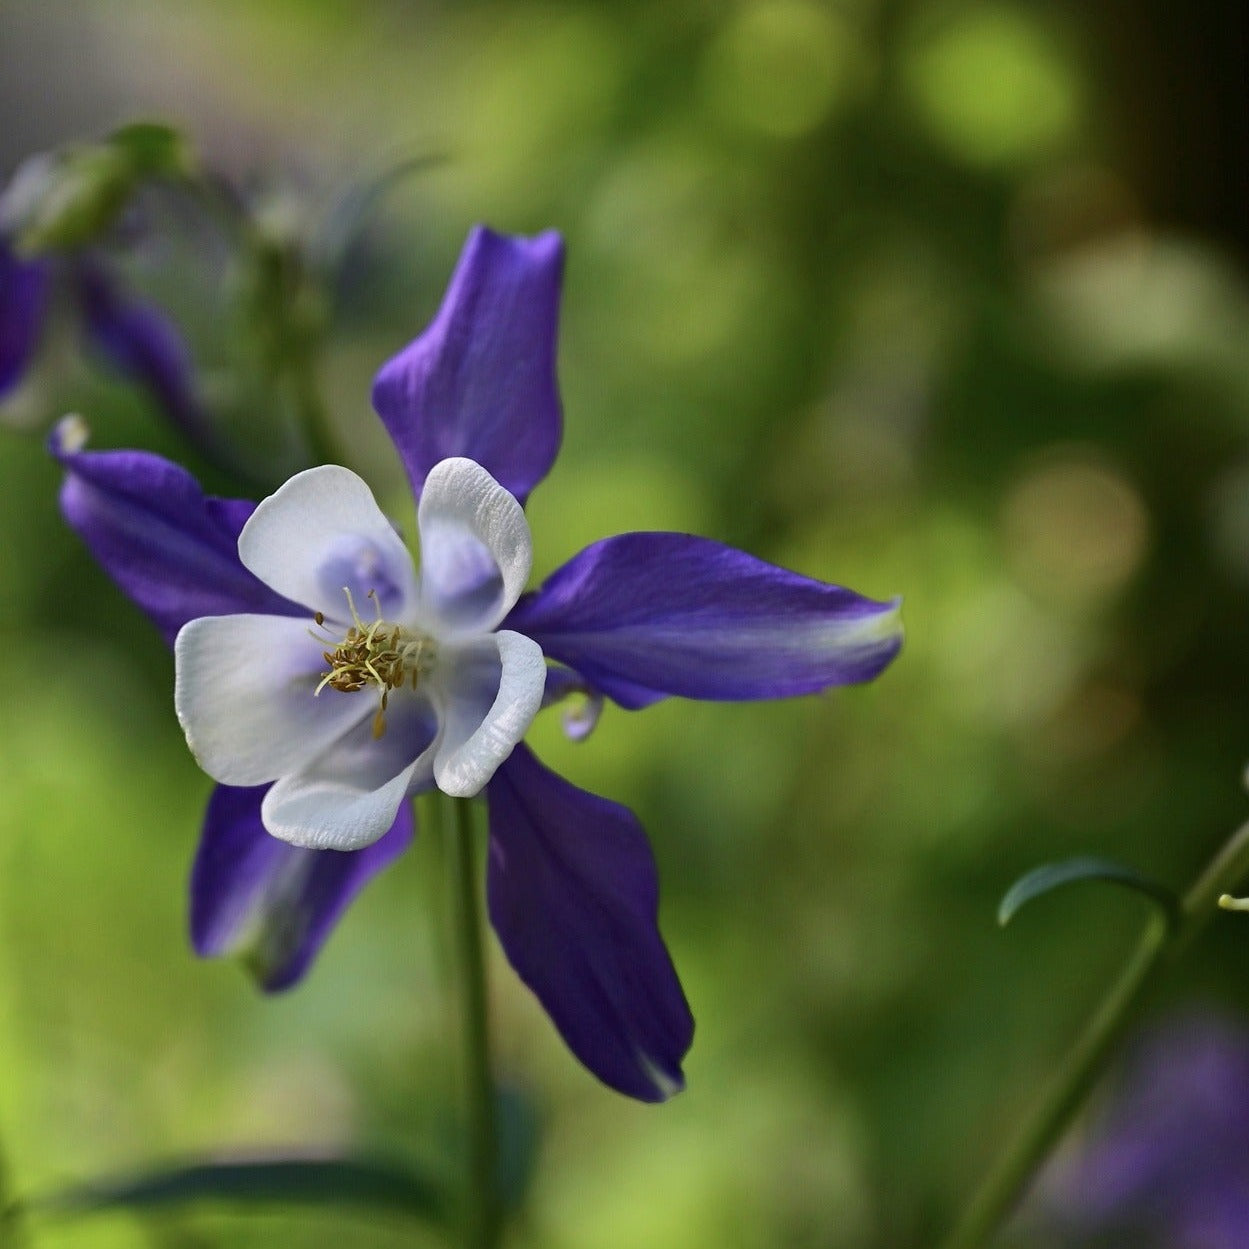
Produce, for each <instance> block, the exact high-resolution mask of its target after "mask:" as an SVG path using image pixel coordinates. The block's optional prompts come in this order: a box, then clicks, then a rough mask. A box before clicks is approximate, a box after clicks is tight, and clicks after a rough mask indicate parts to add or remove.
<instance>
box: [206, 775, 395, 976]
mask: <svg viewBox="0 0 1249 1249" xmlns="http://www.w3.org/2000/svg"><path fill="white" fill-rule="evenodd" d="M267 788H268V786H265V785H261V786H259V787H257V788H254V789H236V788H234V787H232V786H228V785H218V786H217V788H216V789H215V790H214V791H213V795H212V797H211V799H209V802H208V811H207V812H206V814H205V816H204V831H203V835H202V837H201V838H200V844H199V850H198V851H197V853H196V856H195V866H194V867H193V868H192V870H191V944H192V946H193V947H194V949H195V952H196V954H198V955H199V956H200V957H201V958H216V957H219V956H221V955H234V956H237V957H239V958H241V959H243V961H244V962H245V963H246V964H247V967H248V969H249V970H250V971H251V973H252V975H253V976H254V977H255V979H256V982H257V983H258V984H259V985H260V987H261V988H262V989H264V990H265V992H266V993H275V992H277V991H278V990H280V989H287V988H290V987H291V985H293V984H295V983H296V981H298V980H299V979H300V978H301V977H302V976H303V975H304V973H305V972H306V971H307V970H308V967H309V965H310V964H311V962H312V960H313V958H315V957H316V954H317V952H318V951H319V950H320V948H321V946H322V945H324V944H325V940H326V938H327V937H328V936H329V935H330V933H331V931H332V930H333V928H334V925H335V924H336V923H337V922H338V919H339V917H340V916H341V915H342V913H343V911H344V910H345V909H346V908H347V905H348V903H350V902H351V900H352V899H353V898H354V897H355V896H356V894H357V893H359V892H360V890H361V889H363V888H364V886H365V885H366V884H367V883H368V882H369V880H371V879H372V878H373V877H374V876H376V875H377V873H378V872H380V871H381V870H382V869H383V868H384V867H387V866H388V865H389V864H390V863H391V862H393V861H394V859H396V858H397V857H398V856H399V855H400V854H402V853H403V851H404V850H405V849H406V848H407V847H408V845H409V844H410V843H411V841H412V836H413V818H412V808H411V804H410V803H406V802H405V803H404V804H403V805H402V806H401V807H400V808H399V815H398V816H397V817H396V819H395V822H394V824H393V825H392V826H391V828H390V831H389V832H388V833H386V834H385V836H383V837H382V838H381V839H380V840H379V841H376V842H374V843H373V844H372V845H371V846H366V847H365V848H364V849H363V850H351V851H346V852H343V851H338V850H304V849H301V848H299V847H298V846H291V845H288V844H287V843H286V842H284V841H279V840H278V839H277V838H276V837H273V836H270V834H269V833H267V832H266V831H265V828H264V825H263V824H262V823H261V822H260V802H261V799H262V798H263V797H264V795H265V791H266V789H267Z"/></svg>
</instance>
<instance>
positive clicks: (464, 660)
mask: <svg viewBox="0 0 1249 1249" xmlns="http://www.w3.org/2000/svg"><path fill="white" fill-rule="evenodd" d="M435 681H436V686H437V694H436V697H437V698H438V699H439V707H440V711H441V713H442V736H441V739H440V740H439V742H438V747H437V753H436V754H435V756H434V777H435V779H436V780H437V782H438V788H439V789H441V790H442V791H443V792H444V793H447V794H451V795H453V796H454V797H457V798H469V797H472V795H473V794H476V793H479V792H480V791H481V789H482V788H483V787H484V786H485V784H486V782H487V781H488V780H489V779H490V778H491V777H492V776H493V775H494V773H495V769H496V768H498V766H499V765H500V764H501V763H502V762H503V761H504V760H505V759H506V758H507V757H508V755H510V754H511V753H512V750H513V749H514V748H515V746H516V743H517V742H519V741H520V739H521V738H522V737H524V735H525V731H526V730H527V729H528V728H529V725H530V724H531V723H532V722H533V718H534V716H536V715H537V714H538V709H539V708H540V707H541V706H542V692H543V690H544V689H545V688H546V663H545V661H544V660H543V658H542V648H541V647H540V646H539V645H538V644H537V643H536V642H534V641H532V640H531V639H530V638H527V637H525V636H524V635H523V634H520V633H513V632H512V631H511V630H510V629H504V630H501V631H500V632H498V633H492V634H490V635H489V636H488V637H484V638H477V639H474V640H473V641H472V642H469V643H467V644H465V645H463V646H461V647H458V648H456V649H455V650H452V651H443V652H441V653H440V654H439V661H438V669H437V672H436V674H435Z"/></svg>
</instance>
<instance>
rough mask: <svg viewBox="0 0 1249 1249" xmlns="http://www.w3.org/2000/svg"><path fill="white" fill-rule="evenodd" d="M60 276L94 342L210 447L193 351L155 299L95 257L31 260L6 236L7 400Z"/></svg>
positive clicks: (2, 361) (2, 388)
mask: <svg viewBox="0 0 1249 1249" xmlns="http://www.w3.org/2000/svg"><path fill="white" fill-rule="evenodd" d="M58 281H63V282H64V284H65V289H66V290H67V291H68V292H69V295H70V300H71V302H72V303H73V305H74V306H75V308H76V309H77V311H78V313H79V315H80V317H81V320H82V329H83V334H84V336H85V339H86V342H87V345H88V346H89V347H90V348H92V349H93V350H94V351H96V352H97V353H98V354H99V356H100V357H101V358H102V359H103V360H104V361H105V362H106V363H107V364H108V365H109V366H110V367H111V368H112V369H114V370H115V371H116V372H117V373H119V374H120V375H121V376H122V377H124V378H126V379H128V380H129V381H132V382H134V383H135V384H136V385H138V386H140V387H142V388H143V389H144V390H146V391H147V393H148V394H149V395H150V396H151V397H152V399H153V401H154V402H155V403H156V405H157V407H158V409H159V410H160V411H161V412H162V413H163V414H164V415H165V416H166V417H167V418H168V419H169V420H170V421H171V422H172V423H173V424H174V425H175V426H176V427H177V428H178V429H179V430H180V431H181V432H182V433H183V434H184V435H186V436H188V437H189V438H190V439H191V440H192V441H193V442H194V443H195V444H196V445H199V446H203V445H205V443H206V441H207V440H208V437H209V435H208V423H207V419H206V416H205V414H204V412H203V410H202V408H201V406H200V404H199V400H198V398H197V396H196V393H195V377H194V370H193V368H192V364H191V354H190V351H189V350H188V348H187V345H186V343H185V341H184V340H183V338H182V335H181V334H180V333H179V332H178V330H177V329H176V328H175V326H174V324H173V322H172V321H170V320H169V318H168V317H166V316H165V314H164V313H163V312H161V311H160V309H158V308H157V307H156V306H155V305H154V304H151V303H147V302H146V301H143V300H140V299H136V298H135V297H134V296H132V295H129V294H127V293H126V292H125V291H124V290H123V289H122V288H121V286H120V285H119V284H118V283H117V281H116V280H115V279H114V278H113V277H112V276H111V275H110V274H109V273H108V271H107V269H106V268H105V266H104V265H103V263H102V262H101V261H100V260H98V259H96V258H95V257H94V256H91V255H89V254H86V253H79V254H77V255H75V256H73V257H72V258H69V259H64V260H58V261H56V262H54V261H52V260H49V259H46V258H42V257H40V258H36V259H33V260H24V259H22V258H21V257H19V256H18V255H17V254H16V253H15V252H14V251H13V249H12V247H11V246H10V245H9V243H8V241H7V240H6V239H5V238H4V236H3V235H2V234H0V399H3V398H4V397H5V396H6V395H7V394H8V393H10V392H11V391H13V390H14V389H16V388H17V386H18V385H19V384H20V383H21V381H22V379H23V378H24V377H25V375H26V373H27V371H28V370H29V369H30V367H31V365H32V364H33V363H34V359H35V354H36V352H37V350H38V347H39V343H40V341H41V340H42V338H43V334H44V330H45V328H46V326H47V321H48V315H49V313H50V311H51V306H52V298H51V296H52V291H53V288H54V285H56V284H57V283H58Z"/></svg>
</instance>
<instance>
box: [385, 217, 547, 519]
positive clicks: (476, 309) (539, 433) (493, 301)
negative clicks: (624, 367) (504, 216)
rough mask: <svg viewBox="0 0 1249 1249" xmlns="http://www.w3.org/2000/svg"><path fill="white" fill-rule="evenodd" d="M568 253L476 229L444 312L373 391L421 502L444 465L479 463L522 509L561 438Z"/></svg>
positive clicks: (540, 238)
mask: <svg viewBox="0 0 1249 1249" xmlns="http://www.w3.org/2000/svg"><path fill="white" fill-rule="evenodd" d="M563 269H564V244H563V240H562V239H561V238H560V236H559V235H558V234H556V233H554V232H553V231H548V232H547V233H545V234H539V235H537V236H536V237H534V238H517V237H512V236H509V235H503V234H495V233H494V231H492V230H489V229H487V228H486V227H484V226H476V227H475V228H474V229H473V230H472V232H471V233H470V234H469V236H468V241H467V242H466V243H465V244H464V250H463V252H462V253H461V255H460V260H459V264H458V265H457V266H456V270H455V274H454V275H453V276H452V278H451V284H450V285H449V286H448V288H447V293H446V295H445V296H444V298H443V301H442V307H441V308H440V309H439V310H438V315H437V316H436V317H435V318H434V320H433V321H432V322H431V323H430V325H429V327H428V328H427V329H426V330H425V332H424V333H423V334H421V336H420V337H419V338H417V339H416V340H414V341H413V342H412V343H411V344H410V345H409V346H407V347H405V348H404V349H403V350H402V351H401V352H400V353H399V354H398V355H397V356H394V357H393V358H392V359H391V360H389V361H388V362H387V363H386V364H384V365H383V366H382V368H381V370H380V371H379V372H378V374H377V378H376V380H375V381H374V383H373V406H374V407H375V408H376V409H377V412H378V415H379V416H381V418H382V421H383V423H384V424H385V426H386V429H387V430H388V432H389V433H390V436H391V439H392V440H393V441H394V444H395V446H396V448H397V449H398V451H399V455H400V457H401V458H402V460H403V463H404V466H405V468H406V469H407V471H408V476H409V477H410V478H411V480H412V489H413V491H414V492H415V494H416V495H417V497H418V498H419V497H420V493H421V489H422V488H423V486H424V484H425V478H426V475H427V474H428V473H429V470H430V469H431V468H433V467H434V465H435V464H437V463H438V462H439V461H440V460H445V459H446V458H447V457H448V456H457V455H463V456H467V457H468V458H469V459H471V460H476V461H477V463H478V464H480V465H481V466H482V467H483V468H485V469H486V470H487V471H488V472H490V473H491V474H492V475H493V477H494V478H495V480H496V481H498V482H499V484H500V485H502V486H504V487H505V488H506V489H507V490H510V491H511V492H512V494H514V495H515V496H516V497H517V498H518V499H520V501H521V502H522V503H523V502H524V501H525V498H526V497H527V496H528V494H529V492H530V491H531V490H532V489H533V488H534V486H536V485H537V484H538V482H540V481H541V480H542V478H543V477H545V476H546V474H547V473H548V472H549V471H550V468H551V465H552V464H553V463H554V461H555V455H556V452H557V451H558V450H559V444H560V438H561V435H562V417H561V413H560V401H559V391H558V389H557V384H556V377H555V346H556V336H557V333H558V328H559V297H560V281H561V278H562V275H563Z"/></svg>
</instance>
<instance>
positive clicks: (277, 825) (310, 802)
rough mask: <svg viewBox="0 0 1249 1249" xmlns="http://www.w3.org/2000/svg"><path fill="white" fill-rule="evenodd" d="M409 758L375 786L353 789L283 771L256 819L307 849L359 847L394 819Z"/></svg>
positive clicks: (409, 771)
mask: <svg viewBox="0 0 1249 1249" xmlns="http://www.w3.org/2000/svg"><path fill="white" fill-rule="evenodd" d="M417 762H418V761H417V760H413V762H412V763H410V764H409V765H408V766H407V767H406V768H405V769H404V770H403V771H402V772H400V773H399V774H398V775H397V776H394V777H392V778H391V779H390V780H389V781H387V782H386V784H385V785H382V786H380V787H379V788H378V789H364V790H361V789H356V788H354V787H353V786H350V785H343V784H336V783H334V782H332V781H323V780H321V779H320V778H318V777H316V776H303V775H300V776H284V777H283V778H282V779H281V780H279V781H277V782H275V783H274V785H273V786H272V787H271V788H270V789H269V792H268V793H267V794H265V796H264V800H263V801H262V802H261V804H260V819H261V822H262V823H263V824H264V826H265V828H266V829H267V830H268V831H269V832H270V833H272V834H273V836H274V837H278V838H281V840H282V841H288V842H290V843H291V845H293V846H305V847H307V848H308V849H310V850H359V849H360V848H361V847H362V846H369V845H372V844H373V842H375V841H377V840H378V839H379V838H380V837H383V836H384V835H385V834H386V830H387V829H389V828H390V826H391V825H392V824H393V823H394V822H395V816H396V815H398V814H399V807H400V805H401V804H402V803H403V801H404V800H405V799H406V798H407V796H408V790H409V785H410V784H411V781H412V778H413V776H414V774H415V772H416V770H417Z"/></svg>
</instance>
